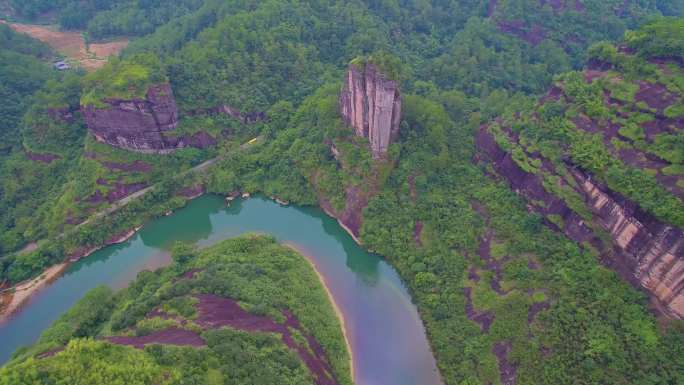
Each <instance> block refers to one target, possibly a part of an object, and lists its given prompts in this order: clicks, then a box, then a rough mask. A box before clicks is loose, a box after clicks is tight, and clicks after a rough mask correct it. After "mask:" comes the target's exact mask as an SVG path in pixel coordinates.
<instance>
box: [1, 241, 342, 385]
mask: <svg viewBox="0 0 684 385" xmlns="http://www.w3.org/2000/svg"><path fill="white" fill-rule="evenodd" d="M173 259H174V263H173V265H171V266H169V267H167V268H164V269H162V270H160V271H157V272H154V273H151V272H147V271H146V272H143V273H141V274H139V276H138V278H137V279H136V280H135V281H133V282H132V283H131V284H130V285H129V287H128V288H127V289H124V290H123V291H120V292H113V291H112V290H111V289H109V288H107V287H100V288H97V289H94V290H92V291H90V292H89V293H87V294H86V295H85V297H84V298H83V299H82V300H81V301H80V302H78V303H77V304H76V305H75V306H74V307H73V308H72V309H70V310H69V311H67V312H66V313H65V314H64V315H62V317H61V318H60V319H58V320H57V321H56V322H55V323H54V324H53V325H52V326H51V327H50V328H48V329H47V330H45V331H44V332H43V334H42V336H41V337H40V339H39V341H38V342H37V344H36V345H34V346H31V347H27V348H24V349H23V350H20V351H18V352H17V353H16V354H15V356H14V358H13V360H12V361H11V362H10V363H8V364H7V365H6V366H5V367H3V368H1V369H0V384H3V385H5V384H7V385H10V384H11V385H19V384H26V385H36V384H58V383H69V384H76V383H83V384H90V385H96V384H103V385H104V384H119V383H121V384H124V383H125V384H293V385H294V384H297V385H299V384H314V380H313V376H314V375H315V374H314V373H311V372H310V370H309V368H308V367H307V365H306V364H305V362H303V361H302V358H301V357H300V356H299V355H298V353H297V351H296V350H295V349H294V348H292V347H288V346H287V345H286V343H287V342H284V341H283V339H281V335H279V334H278V333H291V335H290V334H287V335H288V336H290V338H292V339H293V341H294V342H292V343H296V344H298V345H299V346H302V345H303V347H304V348H305V349H314V347H313V346H310V345H309V342H307V340H306V338H308V337H309V336H312V337H313V338H315V340H316V341H317V342H318V343H319V344H320V346H322V348H323V351H322V353H321V352H317V353H316V354H318V356H316V357H317V358H318V359H321V360H323V361H325V362H329V364H330V366H331V367H332V372H331V373H327V372H326V373H324V374H325V375H329V376H331V377H333V378H335V379H336V381H335V383H338V384H351V383H352V382H351V378H350V374H349V354H348V352H347V351H346V345H345V342H344V337H343V335H342V330H341V328H340V323H339V321H338V319H337V316H336V315H335V313H334V311H333V309H332V306H331V304H330V303H329V302H328V297H327V295H326V294H325V291H324V289H323V287H322V286H321V283H320V282H319V281H318V277H317V276H316V273H315V272H314V271H313V268H312V267H311V266H310V265H309V264H308V262H307V261H306V260H305V258H304V257H303V256H301V255H300V254H298V253H296V252H295V251H293V250H292V249H290V248H288V247H285V246H281V245H279V244H277V243H276V242H275V241H274V240H273V239H271V238H268V237H263V236H244V237H241V238H237V239H232V240H228V241H224V242H221V243H219V244H217V245H215V246H212V247H211V248H209V249H205V250H195V249H193V248H192V247H191V246H189V245H185V244H180V243H179V244H177V245H176V246H175V247H174V250H173ZM207 295H211V296H207ZM207 298H211V299H215V298H224V299H225V298H229V299H233V300H235V301H237V303H239V307H240V308H242V309H244V310H242V311H241V312H240V311H237V314H242V316H246V317H251V318H253V319H254V321H252V322H253V324H255V325H256V324H257V322H261V323H264V322H268V325H270V326H271V327H272V328H273V329H274V330H273V331H271V332H267V331H261V330H260V329H256V330H254V331H250V330H249V329H248V328H244V327H243V329H241V328H240V327H239V326H236V327H233V326H230V327H215V326H207V325H208V324H207V322H206V321H205V320H204V318H203V317H205V316H206V315H205V311H206V309H205V308H204V306H205V305H204V303H203V301H205V300H206V299H207ZM210 310H216V309H211V308H210ZM288 312H291V314H292V315H293V316H292V317H293V318H288V317H290V316H288V314H289V313H288ZM227 320H228V321H229V320H230V318H227ZM266 320H268V321H266ZM292 320H296V321H297V322H293V321H292ZM213 321H214V322H215V319H214V320H213ZM228 324H230V323H229V322H228ZM278 325H280V328H282V329H283V330H288V328H290V331H287V332H282V331H281V329H280V328H279V327H278ZM164 331H172V332H173V333H175V334H176V335H180V336H186V335H188V336H193V337H194V339H193V340H192V343H189V342H187V343H178V342H177V341H179V339H178V338H177V339H175V340H164V339H163V337H158V340H157V341H155V342H152V343H150V344H148V345H146V346H145V348H144V349H141V350H138V349H135V348H134V347H131V346H128V345H127V342H128V343H129V344H130V343H131V342H132V341H136V338H144V337H148V339H150V336H160V335H161V334H159V333H160V332H164ZM114 336H120V337H123V338H118V339H117V338H113V337H114ZM180 340H182V339H180ZM179 345H180V346H179ZM183 345H190V346H183ZM299 346H297V347H299ZM312 351H313V350H312ZM317 383H318V382H317Z"/></svg>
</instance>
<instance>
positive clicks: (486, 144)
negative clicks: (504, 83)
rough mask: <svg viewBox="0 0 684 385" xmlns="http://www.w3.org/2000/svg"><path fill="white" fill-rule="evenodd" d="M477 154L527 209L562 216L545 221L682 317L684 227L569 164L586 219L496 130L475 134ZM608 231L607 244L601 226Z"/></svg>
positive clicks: (663, 310) (668, 309)
mask: <svg viewBox="0 0 684 385" xmlns="http://www.w3.org/2000/svg"><path fill="white" fill-rule="evenodd" d="M476 144H477V147H478V157H480V158H483V159H480V160H484V161H486V162H489V163H490V164H491V165H492V167H493V169H494V171H495V172H496V174H497V175H499V176H500V177H502V178H504V179H505V180H506V181H507V182H508V184H509V185H510V186H511V188H512V189H513V190H514V191H515V192H516V193H518V194H520V195H522V196H523V197H525V198H526V199H527V201H528V202H529V204H528V208H529V209H530V210H532V211H535V212H539V213H540V214H542V215H544V216H545V217H546V218H549V217H550V216H551V215H556V216H558V217H560V218H562V222H563V223H562V226H561V227H559V226H558V225H557V224H555V223H551V222H547V224H548V225H550V226H551V227H553V228H557V229H559V230H561V231H563V232H564V233H565V234H566V235H567V236H568V237H569V238H570V239H572V240H574V241H576V242H579V243H584V242H587V243H589V244H591V245H592V246H594V247H596V248H597V249H598V250H599V252H601V254H602V258H603V259H604V260H605V262H606V264H607V265H608V266H609V267H611V268H613V269H614V270H616V271H617V272H618V273H619V274H620V275H621V276H622V277H623V278H624V279H626V280H627V281H629V282H630V283H632V284H634V285H635V286H638V287H642V288H644V289H645V290H646V291H647V292H648V293H650V294H651V295H652V297H653V298H655V299H656V300H657V303H658V304H659V305H660V306H659V307H660V310H661V311H662V312H664V313H666V314H669V315H671V316H674V317H676V318H680V319H683V318H684V232H683V231H682V229H679V228H676V227H673V226H669V225H666V224H664V223H661V222H659V221H658V220H656V219H654V218H653V217H651V216H650V215H648V214H646V213H644V212H643V211H641V210H640V209H639V207H638V206H637V205H636V204H634V203H633V202H631V201H629V200H627V199H625V198H623V197H621V196H619V195H618V194H616V193H614V192H612V191H610V190H609V189H607V188H606V187H604V186H601V185H600V184H599V183H597V182H596V181H593V180H592V178H591V176H589V175H588V174H586V173H584V172H582V171H581V170H578V169H576V168H573V167H569V170H570V171H571V174H572V178H574V179H575V182H576V183H571V184H572V185H577V186H579V187H578V188H577V190H576V191H577V192H578V193H579V194H580V195H581V196H582V197H583V198H584V201H585V204H586V206H587V208H588V209H589V210H590V212H591V214H592V220H591V221H590V222H589V223H588V222H587V221H586V220H585V219H583V218H582V217H581V216H580V215H578V214H577V213H575V212H574V211H573V210H572V209H570V208H569V207H568V205H567V204H566V203H565V202H564V201H563V200H562V199H560V198H559V197H557V196H556V195H554V194H552V193H550V192H548V191H546V189H545V188H544V185H543V181H542V178H541V177H540V176H539V175H535V174H533V173H529V172H526V171H524V170H523V169H522V168H521V167H520V166H519V165H518V164H517V163H516V162H515V160H514V159H513V158H512V156H511V154H509V153H507V152H506V151H504V150H502V149H501V148H500V147H499V146H498V144H497V143H496V141H495V139H494V137H493V135H492V134H491V133H489V132H488V131H487V128H486V127H482V128H481V129H480V131H479V132H478V135H477V138H476ZM600 229H602V230H603V231H605V232H606V233H608V234H609V235H610V238H611V240H612V243H611V244H605V243H604V242H603V241H602V240H601V237H600V236H599V234H597V231H598V230H600Z"/></svg>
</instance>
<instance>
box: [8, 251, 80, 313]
mask: <svg viewBox="0 0 684 385" xmlns="http://www.w3.org/2000/svg"><path fill="white" fill-rule="evenodd" d="M68 266H69V264H68V263H60V264H57V265H53V266H51V267H49V268H48V269H47V270H45V271H44V272H43V274H41V275H40V276H39V277H36V278H34V279H32V280H29V281H26V282H23V283H20V284H19V285H17V286H15V287H14V289H13V290H12V289H9V291H7V292H5V293H3V294H2V296H3V297H4V298H3V300H2V301H0V303H3V304H6V305H5V306H4V307H3V308H2V309H0V324H2V323H3V322H5V321H6V320H7V319H8V318H9V317H10V316H11V315H12V314H14V313H15V312H16V311H17V310H19V308H20V307H21V305H23V304H24V303H26V301H28V300H29V299H30V298H31V296H33V295H34V294H36V293H37V292H38V291H40V290H41V289H43V288H44V287H45V286H47V285H49V284H50V283H52V282H53V281H54V280H55V279H57V278H59V276H60V275H61V274H62V272H64V270H65V269H66V268H67V267H68Z"/></svg>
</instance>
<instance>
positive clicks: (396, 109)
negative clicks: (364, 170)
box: [339, 63, 401, 158]
mask: <svg viewBox="0 0 684 385" xmlns="http://www.w3.org/2000/svg"><path fill="white" fill-rule="evenodd" d="M339 108H340V114H341V115H342V119H343V120H344V121H345V123H347V124H348V125H350V126H352V127H353V128H354V131H355V132H356V135H358V136H363V137H366V138H368V140H369V141H370V145H371V150H372V151H373V156H374V157H376V158H379V157H381V156H382V155H384V154H386V153H387V149H388V148H389V145H390V144H391V143H392V142H393V141H394V140H396V138H397V136H398V135H399V123H401V95H400V93H399V85H398V83H397V82H396V81H394V80H390V79H387V78H386V77H385V75H383V74H382V73H381V72H380V71H379V70H378V69H377V67H376V66H374V65H373V64H371V63H367V64H366V65H365V66H364V68H359V67H357V66H356V65H354V64H350V65H349V69H348V70H347V77H346V80H345V83H344V87H343V89H342V92H341V94H340V99H339Z"/></svg>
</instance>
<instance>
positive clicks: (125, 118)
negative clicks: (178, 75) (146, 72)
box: [81, 84, 180, 153]
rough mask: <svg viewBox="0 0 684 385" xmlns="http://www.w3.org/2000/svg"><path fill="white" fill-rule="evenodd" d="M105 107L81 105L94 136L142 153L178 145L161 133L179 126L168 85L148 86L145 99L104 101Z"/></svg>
mask: <svg viewBox="0 0 684 385" xmlns="http://www.w3.org/2000/svg"><path fill="white" fill-rule="evenodd" d="M105 104H106V107H104V108H101V107H99V106H94V105H85V106H81V111H82V113H83V116H84V118H85V121H86V124H87V125H88V129H89V130H90V132H91V133H92V134H93V135H94V136H95V138H96V139H97V140H98V141H100V142H104V143H107V144H110V145H112V146H115V147H119V148H124V149H127V150H133V151H137V152H145V153H166V152H170V151H172V150H174V149H175V148H178V147H179V143H180V142H179V141H169V140H167V139H166V138H165V137H164V135H163V134H162V133H163V132H164V131H169V130H173V129H174V128H176V126H177V125H178V109H177V107H176V100H175V98H174V96H173V91H172V90H171V86H170V85H169V84H157V85H153V86H150V87H149V88H148V90H147V94H146V96H145V98H144V99H132V100H120V99H109V100H106V101H105Z"/></svg>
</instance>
